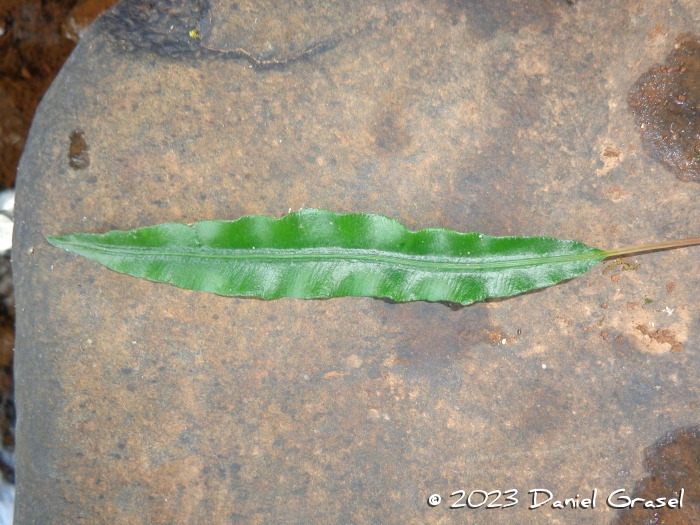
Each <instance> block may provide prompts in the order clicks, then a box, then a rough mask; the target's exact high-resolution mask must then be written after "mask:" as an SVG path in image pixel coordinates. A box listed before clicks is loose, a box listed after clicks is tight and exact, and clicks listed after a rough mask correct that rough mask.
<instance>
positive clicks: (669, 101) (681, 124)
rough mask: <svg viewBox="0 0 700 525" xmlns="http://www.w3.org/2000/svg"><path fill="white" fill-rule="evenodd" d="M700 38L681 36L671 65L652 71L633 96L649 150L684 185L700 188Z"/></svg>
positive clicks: (669, 60)
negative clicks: (690, 182)
mask: <svg viewBox="0 0 700 525" xmlns="http://www.w3.org/2000/svg"><path fill="white" fill-rule="evenodd" d="M653 36H655V35H653ZM698 38H699V37H697V36H695V35H692V34H683V35H680V36H679V37H678V39H677V40H678V43H676V45H675V46H674V49H673V50H672V51H671V53H670V54H669V55H668V57H667V58H666V64H665V65H656V66H654V67H652V68H651V69H649V71H647V72H646V73H644V74H643V75H642V76H641V77H639V80H638V81H637V82H636V83H635V84H634V86H633V87H632V89H630V92H629V104H630V108H631V109H632V111H633V112H634V115H635V122H636V123H637V126H638V127H639V129H640V131H641V134H642V140H643V143H644V148H645V150H646V151H647V152H648V153H649V155H651V156H652V157H654V158H655V159H656V160H658V161H660V162H661V163H663V164H664V165H665V166H666V167H667V168H668V169H670V170H671V171H672V172H673V173H674V174H675V175H676V176H677V177H678V178H679V179H681V180H683V181H696V182H700V40H699V39H698Z"/></svg>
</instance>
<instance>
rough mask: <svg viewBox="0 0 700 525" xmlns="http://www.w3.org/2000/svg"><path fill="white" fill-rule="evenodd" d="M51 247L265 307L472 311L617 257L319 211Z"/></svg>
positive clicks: (60, 240)
mask: <svg viewBox="0 0 700 525" xmlns="http://www.w3.org/2000/svg"><path fill="white" fill-rule="evenodd" d="M47 239H48V241H49V242H50V243H51V244H53V245H54V246H57V247H60V248H64V249H66V250H68V251H71V252H74V253H77V254H80V255H82V256H84V257H87V258H89V259H94V260H96V261H98V262H100V263H102V264H104V265H105V266H107V267H108V268H111V269H113V270H116V271H118V272H122V273H126V274H129V275H133V276H136V277H143V278H146V279H150V280H152V281H158V282H166V283H171V284H174V285H175V286H179V287H181V288H187V289H191V290H198V291H204V292H211V293H216V294H220V295H234V296H253V297H261V298H264V299H277V298H280V297H296V298H302V299H310V298H329V297H339V296H370V297H388V298H390V299H393V300H395V301H417V300H425V301H451V302H456V303H461V304H470V303H473V302H476V301H481V300H483V299H487V298H490V297H507V296H511V295H516V294H519V293H523V292H526V291H529V290H533V289H536V288H543V287H546V286H550V285H553V284H556V283H558V282H560V281H562V280H564V279H570V278H573V277H577V276H579V275H581V274H582V273H584V272H586V271H587V270H589V269H590V268H592V267H593V266H595V265H596V264H597V263H598V262H600V261H602V260H603V259H605V258H606V257H607V256H608V255H609V253H608V252H605V251H603V250H599V249H597V248H593V247H591V246H587V245H585V244H583V243H580V242H576V241H569V240H560V239H553V238H549V237H491V236H489V235H482V234H479V233H458V232H455V231H452V230H446V229H426V230H420V231H417V232H411V231H409V230H408V229H407V228H405V227H404V226H403V225H402V224H401V223H399V222H397V221H395V220H393V219H390V218H388V217H384V216H381V215H374V214H347V215H338V214H335V213H333V212H330V211H325V210H315V209H305V210H301V211H298V212H295V213H291V214H289V215H287V216H285V217H283V218H282V219H274V218H271V217H266V216H249V217H243V218H241V219H239V220H236V221H202V222H198V223H195V224H194V225H193V226H188V225H185V224H181V223H167V224H161V225H159V226H152V227H148V228H141V229H138V230H131V231H116V230H115V231H111V232H108V233H105V234H103V235H98V234H85V233H81V234H75V235H66V236H63V237H47Z"/></svg>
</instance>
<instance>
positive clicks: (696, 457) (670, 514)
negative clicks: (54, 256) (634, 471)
mask: <svg viewBox="0 0 700 525" xmlns="http://www.w3.org/2000/svg"><path fill="white" fill-rule="evenodd" d="M644 456H645V459H644V467H645V468H646V470H647V471H648V472H649V477H646V478H644V479H642V480H641V481H639V482H638V483H637V485H636V486H635V488H634V493H633V495H632V496H631V497H632V498H644V500H647V501H648V500H655V499H656V498H661V497H665V498H678V497H679V496H680V490H681V488H683V489H685V491H684V492H685V494H684V501H683V508H678V509H669V508H668V507H663V508H659V509H645V508H643V507H642V506H640V505H639V504H637V505H635V506H634V508H632V509H625V510H623V511H620V514H619V516H618V518H617V520H615V521H614V522H613V525H641V524H644V525H647V524H650V523H651V524H655V523H659V524H661V523H664V524H666V525H680V524H689V523H698V520H700V427H687V428H681V429H678V430H675V431H674V432H672V433H670V434H668V435H667V436H665V437H663V438H661V439H660V440H659V441H657V442H656V443H655V444H654V445H653V446H651V447H649V448H648V449H647V450H646V451H645V453H644Z"/></svg>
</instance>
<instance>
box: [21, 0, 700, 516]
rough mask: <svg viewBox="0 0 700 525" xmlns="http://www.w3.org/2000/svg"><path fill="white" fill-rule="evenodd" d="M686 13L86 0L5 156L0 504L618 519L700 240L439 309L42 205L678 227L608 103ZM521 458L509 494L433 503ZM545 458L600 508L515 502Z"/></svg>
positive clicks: (658, 7)
mask: <svg viewBox="0 0 700 525" xmlns="http://www.w3.org/2000/svg"><path fill="white" fill-rule="evenodd" d="M278 4H281V5H278ZM696 12H697V10H696V4H695V2H693V1H692V0H679V1H678V2H674V3H673V5H672V7H669V5H668V2H666V1H664V0H653V1H649V2H645V3H643V4H640V3H639V2H637V1H636V0H619V1H616V2H609V1H606V0H597V1H595V0H581V1H580V2H578V3H576V4H573V5H570V4H569V3H567V2H565V1H564V0H561V1H555V0H544V1H543V0H531V1H524V0H523V1H513V0H496V1H489V2H481V1H477V0H461V1H457V0H432V1H431V0H427V1H423V0H420V1H419V0H415V1H406V2H402V3H399V2H394V1H388V0H387V1H385V2H381V1H378V2H375V3H372V4H367V3H364V2H354V1H352V0H348V1H338V2H334V3H327V2H320V1H319V2H316V1H309V2H286V3H282V2H259V3H249V2H240V3H236V4H234V3H232V2H229V1H227V0H220V1H212V2H211V3H206V2H204V0H202V2H200V3H196V2H195V3H190V4H180V3H179V2H178V1H177V0H175V1H171V2H165V1H160V0H156V1H155V2H150V3H146V2H145V0H144V1H143V2H139V1H127V2H126V3H122V4H120V5H119V6H117V7H116V8H114V9H113V10H112V11H111V12H110V13H108V14H107V15H105V16H103V17H102V18H101V19H100V20H99V21H98V22H97V23H96V24H95V25H93V26H92V27H91V29H90V30H88V32H87V33H86V35H85V36H84V38H83V39H82V40H81V41H80V44H79V45H78V47H77V48H76V50H75V52H74V53H73V55H72V56H71V58H70V59H69V60H68V62H67V63H66V65H65V67H64V68H63V70H62V72H61V74H60V75H59V76H58V77H57V79H56V81H55V83H54V84H53V87H52V88H51V89H50V91H49V92H48V93H47V95H46V96H45V98H44V100H43V102H42V105H41V107H40V108H39V110H38V112H37V115H36V118H35V120H34V124H33V127H32V131H31V134H30V137H29V140H28V143H27V148H26V151H25V154H24V157H23V160H22V163H21V166H20V171H19V178H18V183H17V208H16V230H15V244H14V249H13V256H14V272H15V276H16V290H17V355H16V361H15V363H16V374H17V375H16V381H17V403H18V410H19V416H18V427H17V433H18V434H17V443H18V444H17V482H18V493H17V511H16V520H17V521H16V522H17V523H18V524H19V525H25V524H30V523H41V524H51V523H56V524H59V523H60V524H65V523H110V524H119V523H125V524H126V523H128V524H147V523H162V524H170V523H178V524H180V523H182V524H198V523H212V524H224V523H227V524H228V523H280V522H284V523H358V524H360V523H362V524H364V523H447V522H455V523H477V522H478V523H485V522H487V521H488V522H489V523H493V524H498V523H518V524H534V523H543V522H544V521H548V520H556V519H558V520H560V521H561V522H566V523H567V524H577V523H605V522H608V521H610V520H612V519H613V518H614V517H615V515H614V513H615V512H616V511H614V510H613V509H611V508H609V507H608V506H607V505H605V503H604V498H605V497H607V494H609V493H610V492H611V491H613V490H615V489H618V488H626V489H627V491H628V493H631V491H632V490H633V488H634V485H635V482H636V481H637V480H638V479H639V478H641V477H643V476H644V475H645V467H644V463H643V460H644V449H645V448H646V447H649V446H651V445H652V444H654V443H656V442H657V441H658V440H659V439H660V438H662V437H663V436H664V435H666V434H667V433H668V432H671V431H674V430H677V429H679V428H681V427H687V426H690V425H694V424H697V423H698V420H699V419H700V412H699V410H700V409H698V408H696V403H697V401H698V390H697V385H698V381H699V379H700V367H699V362H700V361H699V360H698V352H699V351H700V345H699V343H698V339H699V338H698V335H699V334H700V323H699V322H698V317H699V316H698V312H699V311H700V306H699V303H698V297H700V278H699V275H698V269H699V268H700V265H699V264H698V261H699V257H698V248H689V249H683V250H676V251H672V252H663V253H654V254H647V255H643V256H639V257H636V258H632V259H630V261H629V262H630V263H631V264H630V265H628V266H626V267H620V266H618V267H616V268H613V269H611V268H608V270H607V271H606V270H605V269H606V266H605V265H601V266H599V267H597V268H596V269H594V270H592V271H591V272H590V273H589V274H587V275H586V276H584V277H582V278H579V279H576V280H573V281H569V282H566V283H563V284H561V285H559V286H555V287H552V288H549V289H546V290H543V291H539V292H535V293H529V294H525V295H522V296H519V297H515V298H512V299H507V300H501V301H494V302H487V303H481V304H476V305H473V306H470V307H467V308H462V309H459V310H453V309H450V308H448V307H446V306H445V305H442V304H429V303H424V302H416V303H409V304H388V303H386V302H382V301H379V300H375V299H371V298H342V299H333V300H327V301H300V300H291V299H283V300H277V301H260V300H254V299H236V298H225V297H219V296H215V295H207V294H203V293H196V292H190V291H184V290H181V289H177V288H174V287H171V286H168V285H164V284H155V283H152V282H149V281H145V280H139V279H135V278H131V277H128V276H124V275H120V274H117V273H115V272H112V271H110V270H107V269H106V268H104V267H101V266H100V265H98V264H97V263H94V262H91V261H88V260H85V259H82V258H79V257H76V256H74V255H71V254H69V253H67V252H64V251H61V250H58V249H56V248H54V247H52V246H50V245H49V244H48V243H47V242H46V241H45V239H44V235H48V234H52V235H56V234H67V233H73V232H78V231H86V232H104V231H106V230H109V229H113V228H119V229H129V228H136V227H140V226H146V225H152V224H156V223H161V222H167V221H182V222H186V223H191V222H194V221H196V220H200V219H209V218H220V219H234V218H237V217H240V216H241V215H244V214H270V215H274V216H282V215H283V214H285V213H287V212H288V210H289V209H290V208H291V209H298V208H301V207H306V206H313V207H317V208H328V209H332V210H334V211H338V212H357V211H368V212H375V213H383V214H385V215H389V216H392V217H395V218H397V219H399V220H400V221H402V222H403V223H404V224H406V225H408V226H409V227H410V228H412V229H418V228H422V227H430V226H440V227H448V228H453V229H458V230H480V231H483V232H486V233H489V234H493V235H548V236H553V237H563V238H573V239H577V240H580V241H584V242H587V243H589V244H592V245H596V246H599V247H611V248H612V247H618V246H622V245H631V244H638V243H646V242H652V241H664V240H668V239H671V238H680V237H687V236H691V235H697V234H698V232H700V214H699V213H698V209H697V205H696V204H697V199H698V193H699V192H700V185H698V184H697V183H694V182H682V181H681V180H679V179H677V178H676V177H675V176H674V175H673V174H672V173H670V172H669V171H667V169H666V168H665V167H664V166H663V165H662V164H658V163H657V162H656V161H655V160H653V159H651V158H650V157H649V156H648V155H647V154H646V153H645V152H644V150H643V146H642V142H641V139H640V135H639V133H638V130H637V129H636V128H635V123H634V117H633V115H632V113H631V112H630V111H629V109H628V103H627V97H628V95H627V93H628V90H629V89H630V87H631V86H633V85H634V83H635V82H636V81H637V79H638V78H639V77H640V76H641V75H642V74H643V73H644V72H645V71H647V70H648V69H649V68H651V67H652V66H653V65H654V64H657V63H662V62H663V61H664V59H665V56H666V55H667V54H668V53H669V52H671V51H672V50H673V48H674V44H675V42H676V40H675V38H676V36H677V35H678V34H680V33H682V32H686V31H695V32H696V33H697V32H700V27H699V24H698V22H697V21H696V20H695V18H696V16H695V15H696ZM635 261H637V262H638V264H639V266H638V267H634V265H633V264H632V263H634V262H635ZM623 268H627V269H628V271H622V269H623ZM632 268H634V270H632ZM679 344H680V346H679ZM672 349H673V352H671V350H672ZM679 350H680V351H679ZM691 434H692V433H691ZM692 435H696V436H697V433H695V434H692ZM691 478H692V476H691V477H689V478H688V479H691ZM694 479H695V480H697V476H696V477H695V478H694ZM688 483H689V484H688V486H685V491H686V492H685V494H686V504H685V509H686V510H683V511H678V512H688V510H687V509H688V508H691V509H692V508H693V507H692V498H697V494H698V493H699V492H698V490H700V488H698V487H697V486H692V484H691V482H690V481H689V482H688ZM695 483H696V484H697V481H695ZM511 488H513V489H518V490H519V493H518V495H517V498H518V499H519V500H520V503H519V504H518V505H516V506H514V507H511V508H508V509H502V510H491V511H486V510H484V509H483V508H482V509H478V510H470V509H460V510H452V511H451V510H448V508H447V505H448V504H451V503H455V502H457V500H458V496H455V497H449V495H450V494H451V493H453V492H454V491H457V490H465V491H467V493H469V491H472V490H475V489H482V490H487V491H491V490H497V489H499V490H507V489H511ZM535 488H544V489H548V490H551V491H552V492H553V493H554V495H555V497H556V498H568V497H574V496H576V494H580V495H581V498H584V497H588V494H589V493H590V492H591V491H592V490H593V489H594V488H596V489H598V493H599V496H598V502H597V507H596V509H595V510H580V511H572V510H568V511H558V510H555V509H552V508H551V506H550V505H549V504H548V505H545V506H544V507H542V508H540V509H537V510H534V511H528V510H527V506H528V504H529V503H530V501H529V496H528V495H527V491H528V490H530V489H535ZM679 488H680V487H679ZM693 490H694V491H695V492H693ZM433 493H438V494H440V495H441V496H442V498H443V500H442V503H441V504H440V505H438V506H437V507H436V508H432V507H430V506H429V505H428V503H427V499H428V496H430V495H431V494H433ZM662 496H663V497H670V496H671V494H659V495H658V497H662ZM689 498H690V499H689ZM695 501H697V499H696V500H695ZM499 502H500V503H504V500H503V498H501V500H500V501H499ZM689 502H690V503H689ZM650 516H651V517H653V512H652V513H651V514H650ZM645 519H646V518H645ZM650 519H651V518H650ZM680 522H682V521H679V523H680ZM686 523H688V521H686Z"/></svg>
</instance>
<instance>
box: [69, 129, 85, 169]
mask: <svg viewBox="0 0 700 525" xmlns="http://www.w3.org/2000/svg"><path fill="white" fill-rule="evenodd" d="M87 150H88V145H87V142H86V141H85V133H84V132H82V131H80V130H79V129H76V130H75V131H73V133H71V134H70V146H69V147H68V163H69V164H70V167H71V168H73V169H74V170H84V169H85V168H87V167H88V166H89V165H90V157H89V156H88V152H87Z"/></svg>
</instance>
